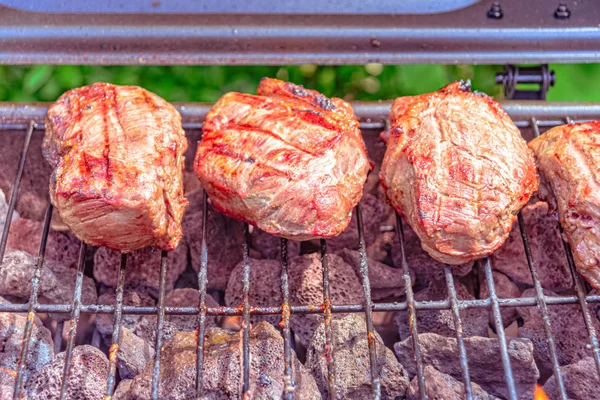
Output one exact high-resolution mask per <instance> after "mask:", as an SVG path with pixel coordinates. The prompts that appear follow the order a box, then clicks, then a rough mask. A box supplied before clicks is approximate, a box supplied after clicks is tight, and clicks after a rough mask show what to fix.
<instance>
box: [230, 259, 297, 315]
mask: <svg viewBox="0 0 600 400" xmlns="http://www.w3.org/2000/svg"><path fill="white" fill-rule="evenodd" d="M288 274H289V267H288ZM243 277H244V263H243V262H241V263H239V264H238V265H237V266H236V267H235V268H234V269H233V271H231V275H230V276H229V282H228V283H227V289H225V304H226V305H227V306H229V307H238V306H240V305H241V304H242V300H243V299H242V293H243V282H242V280H243ZM282 301H283V298H282V295H281V262H280V261H276V260H256V259H254V258H251V259H250V291H249V292H248V302H249V303H250V305H252V306H272V305H276V304H281V302H282ZM250 321H251V322H252V323H253V324H254V323H257V322H259V321H267V322H269V323H270V324H272V325H277V324H278V323H279V322H280V321H281V315H253V316H251V317H250Z"/></svg>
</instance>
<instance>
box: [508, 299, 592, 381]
mask: <svg viewBox="0 0 600 400" xmlns="http://www.w3.org/2000/svg"><path fill="white" fill-rule="evenodd" d="M544 294H545V295H546V296H556V294H555V293H553V292H551V291H549V290H544ZM522 297H535V289H527V290H525V291H524V292H523V295H522ZM588 309H589V311H590V313H591V315H592V316H593V315H594V310H593V306H592V305H589V306H588ZM517 312H518V314H519V315H520V316H521V318H523V326H521V327H519V337H522V338H527V339H529V340H531V342H532V343H533V346H534V352H533V354H534V356H535V360H536V361H537V363H538V365H539V366H540V369H541V370H542V371H545V372H550V371H551V370H552V362H551V361H550V354H549V352H548V344H547V339H546V334H545V331H544V325H543V322H542V314H541V312H540V310H539V309H538V308H537V307H518V308H517ZM548 314H549V316H550V324H551V325H552V332H553V333H554V343H555V345H556V355H557V357H558V363H559V364H560V365H568V364H573V363H576V362H578V361H579V360H581V359H584V358H586V357H591V356H592V355H593V354H592V351H591V349H589V348H588V343H589V338H588V332H587V329H586V326H585V323H584V321H583V314H582V313H581V309H580V308H579V304H561V305H552V306H551V307H548ZM592 323H593V324H594V328H595V330H596V332H599V331H600V321H598V319H597V318H592Z"/></svg>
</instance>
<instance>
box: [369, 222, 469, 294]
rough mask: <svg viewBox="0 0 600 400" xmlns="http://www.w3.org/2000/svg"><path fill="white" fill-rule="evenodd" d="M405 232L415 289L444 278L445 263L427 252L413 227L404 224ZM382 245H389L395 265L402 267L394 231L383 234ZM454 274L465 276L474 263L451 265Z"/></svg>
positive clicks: (406, 251)
mask: <svg viewBox="0 0 600 400" xmlns="http://www.w3.org/2000/svg"><path fill="white" fill-rule="evenodd" d="M403 232H404V250H405V254H406V263H407V264H408V268H410V269H411V270H412V271H414V273H415V279H414V282H413V287H414V290H415V291H419V290H422V289H424V288H426V287H427V286H429V283H430V282H431V281H439V280H442V281H443V280H444V264H442V263H439V262H437V261H436V260H434V259H433V258H431V257H430V256H429V254H427V252H426V251H425V250H423V248H422V247H421V240H420V239H419V237H418V236H417V234H416V233H415V232H414V231H413V230H412V228H411V227H410V226H409V225H408V224H407V223H404V224H403ZM380 246H389V247H391V249H392V260H393V265H394V266H395V267H397V268H401V267H402V253H401V251H400V243H399V241H398V240H397V239H396V238H395V235H394V233H393V232H385V233H384V234H382V242H381V243H380ZM451 267H452V274H453V275H454V276H457V277H460V276H465V275H467V274H468V273H470V272H471V270H472V269H473V263H472V262H469V263H466V264H461V265H451Z"/></svg>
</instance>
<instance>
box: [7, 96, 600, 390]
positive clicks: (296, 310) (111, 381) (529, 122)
mask: <svg viewBox="0 0 600 400" xmlns="http://www.w3.org/2000/svg"><path fill="white" fill-rule="evenodd" d="M511 106H512V107H513V108H512V109H513V110H516V114H518V115H519V120H518V121H516V122H517V124H518V125H519V126H520V127H526V128H529V129H532V130H533V132H534V135H535V136H538V135H539V134H540V129H539V127H540V126H544V127H547V126H552V125H556V124H557V123H560V122H563V123H571V122H573V119H572V118H570V117H569V116H568V115H566V114H565V115H564V116H563V117H562V118H560V119H556V118H557V117H556V111H557V110H553V111H552V112H553V113H554V114H552V113H550V114H549V113H548V111H547V110H546V111H545V112H541V113H539V114H541V117H540V115H536V110H537V111H540V109H539V108H536V106H535V105H534V106H533V107H531V109H530V110H529V112H527V110H526V109H524V107H525V106H522V105H518V103H515V104H512V105H511V104H509V106H508V107H506V108H507V109H508V110H509V114H512V113H511V112H510V110H511ZM16 107H19V106H16ZM20 107H21V108H22V107H24V106H23V105H21V106H20ZM360 107H362V111H363V115H362V117H363V118H362V120H363V121H362V125H361V127H362V128H363V129H365V128H366V129H372V128H373V127H375V128H379V127H380V125H381V124H382V121H381V120H380V119H379V120H378V118H380V116H381V104H375V103H374V104H372V105H369V104H365V103H362V104H361V105H360ZM573 108H574V106H571V109H573ZM575 108H576V107H575ZM6 109H7V108H6V104H3V105H0V114H1V112H2V110H6ZM11 109H12V110H15V108H14V107H12V108H11ZM200 109H202V107H200ZM16 110H17V111H19V112H20V113H21V114H19V115H20V117H19V118H21V119H23V115H24V114H25V112H24V111H23V110H22V109H20V108H16ZM590 110H593V111H596V110H600V106H598V105H586V106H581V109H579V110H577V111H579V112H575V113H574V115H579V116H584V117H583V118H582V119H584V120H588V119H592V118H593V117H600V112H599V113H598V114H595V113H594V112H593V111H590ZM33 112H34V113H35V112H36V109H33ZM369 113H371V114H370V115H371V117H368V118H367V117H365V115H369ZM511 116H513V117H514V115H511ZM31 117H32V119H30V122H29V123H28V124H27V125H26V126H27V130H26V133H25V140H24V145H23V150H22V152H21V159H20V161H19V164H18V167H17V174H16V177H15V180H14V185H13V190H12V193H11V196H10V202H9V209H8V212H7V216H8V217H9V218H7V221H8V223H7V224H6V225H5V228H4V231H3V234H2V240H1V241H0V261H1V260H2V258H3V256H4V251H5V248H6V242H7V238H8V234H9V230H10V225H11V224H10V220H11V219H10V217H11V216H12V213H13V212H14V208H15V205H16V200H17V196H18V189H19V186H20V183H21V180H22V178H23V174H24V170H25V168H24V166H25V160H26V157H27V154H28V151H29V147H30V141H31V136H32V134H33V132H34V129H35V128H36V122H35V118H36V116H35V115H34V116H31ZM1 118H2V116H1V115H0V119H1ZM3 122H5V125H0V129H2V128H4V129H14V128H15V122H14V121H8V122H7V121H6V119H4V120H3ZM16 123H17V124H21V125H20V126H21V127H22V120H21V121H18V122H16ZM188 127H189V126H188ZM192 127H196V128H197V127H198V124H197V121H195V122H194V123H193V126H192ZM207 207H208V201H207V196H206V194H204V196H203V216H204V218H203V224H202V228H201V229H202V243H201V259H200V264H201V265H200V268H199V271H198V285H199V289H198V290H199V295H200V302H199V305H198V307H167V306H165V304H164V296H165V279H166V271H167V268H168V253H167V252H164V251H163V252H162V253H161V263H160V266H157V267H160V282H159V285H160V289H159V301H158V304H157V306H153V307H135V306H125V305H123V290H124V282H125V273H126V265H127V256H126V255H123V256H122V257H121V264H120V269H119V277H118V284H117V289H116V293H117V294H116V300H115V304H114V305H97V304H94V305H89V304H81V286H82V280H83V268H84V264H85V262H84V261H85V255H86V251H87V246H86V245H85V244H83V243H82V244H81V246H80V250H79V260H78V267H77V278H76V279H77V280H76V285H75V293H74V298H73V301H72V303H71V304H53V305H50V304H39V303H38V299H37V297H38V292H39V287H40V276H41V267H42V265H43V261H44V255H45V248H46V242H47V237H48V233H49V229H50V222H51V218H52V210H53V207H52V205H48V208H47V211H46V215H45V220H44V228H43V232H42V240H41V244H40V248H39V254H38V260H37V263H36V267H35V272H34V277H33V281H32V293H31V297H30V300H29V302H28V303H27V304H0V312H11V313H22V312H27V316H28V318H27V324H26V328H25V332H24V337H23V346H22V348H21V352H20V357H19V361H18V364H17V378H16V382H15V388H14V394H13V395H14V398H19V396H20V395H21V394H22V392H23V383H24V382H23V380H24V364H25V359H26V356H27V354H28V351H29V344H30V341H31V335H32V331H33V321H34V320H35V314H36V313H38V312H44V313H48V312H52V313H66V314H71V324H70V330H69V332H68V340H67V346H66V350H65V351H66V359H65V366H64V371H63V381H62V386H61V398H64V397H65V394H66V382H67V378H68V376H69V372H70V366H71V357H72V351H73V348H74V346H75V335H76V330H77V327H78V322H79V317H80V315H81V313H96V314H113V315H114V317H115V318H114V331H113V337H112V342H113V343H112V345H111V347H110V351H109V361H110V362H109V374H108V385H107V390H106V396H107V398H110V397H111V396H112V394H113V391H114V387H115V382H116V361H117V357H116V356H117V353H118V351H119V348H118V345H119V336H120V335H119V333H120V322H121V316H122V315H123V314H136V315H157V316H158V324H157V331H156V347H155V349H156V350H155V360H156V361H157V362H155V363H154V370H153V381H152V397H153V398H158V389H159V388H158V385H159V379H158V377H159V374H160V368H161V367H160V351H161V345H162V339H163V335H162V329H163V320H164V317H165V315H194V316H196V317H197V320H198V330H199V335H198V345H197V361H196V363H197V364H196V365H197V382H196V390H197V394H198V396H201V395H202V394H203V392H202V385H201V384H199V383H200V382H201V381H202V376H203V374H202V372H203V371H202V366H203V361H204V358H203V350H204V343H203V342H204V333H205V329H206V318H207V316H222V315H227V316H241V317H242V321H243V322H242V329H243V361H242V363H243V391H244V393H246V391H247V389H248V386H249V354H250V349H249V321H250V316H251V315H276V314H277V315H281V317H282V322H281V328H282V332H283V339H284V382H285V388H284V393H283V395H284V398H286V399H291V398H294V382H293V365H292V361H291V354H292V353H291V352H292V341H293V340H292V337H293V336H292V332H291V330H290V327H289V318H290V315H291V314H307V313H312V314H317V313H322V314H323V316H324V319H325V321H326V322H327V323H326V336H327V339H326V343H327V346H328V351H330V350H332V349H333V347H331V339H332V325H331V316H332V314H335V313H348V312H351V313H364V315H365V317H366V321H367V332H366V333H367V335H369V338H370V337H371V335H372V334H373V331H374V329H373V324H372V313H373V312H378V311H402V312H407V313H408V314H409V322H410V331H411V337H412V340H413V348H414V350H415V358H416V365H417V380H418V386H419V391H420V398H421V399H425V398H426V396H425V388H426V382H425V381H424V378H423V363H422V359H421V353H420V349H419V342H418V326H417V320H416V315H417V313H418V311H419V310H451V311H452V313H453V315H454V322H455V328H456V339H457V344H458V349H459V354H457V358H458V359H459V361H460V365H461V370H462V375H463V381H464V383H465V398H467V399H472V397H473V395H472V389H471V383H470V378H469V369H468V368H469V367H468V360H467V352H466V348H465V345H464V341H463V338H462V333H461V332H462V329H461V327H462V325H463V321H462V319H461V317H460V313H459V311H460V310H465V309H470V308H488V309H489V310H490V311H491V313H492V315H493V317H494V322H495V325H496V332H497V333H498V339H499V342H500V352H501V356H502V362H503V366H504V371H505V379H506V383H507V388H508V391H509V398H510V399H516V398H517V396H516V389H515V382H514V378H513V376H512V370H511V368H510V360H509V358H508V352H507V340H506V337H505V335H504V330H503V329H502V327H503V326H502V320H501V316H500V309H501V307H516V306H526V307H534V306H537V307H538V308H539V309H540V312H541V314H542V319H543V322H544V331H545V335H546V339H547V343H548V347H549V353H550V359H551V361H552V366H553V372H554V376H555V378H556V382H557V389H558V392H559V396H560V398H561V399H566V398H567V397H566V392H565V388H564V382H563V379H562V375H561V372H560V366H559V363H558V358H557V355H556V346H555V343H554V342H555V338H554V334H553V331H552V325H551V322H550V318H549V313H548V308H549V307H551V306H554V305H558V304H579V308H580V310H581V315H582V318H583V319H584V322H585V325H586V329H587V333H588V338H589V346H590V348H591V349H592V351H593V356H594V360H595V363H596V367H597V370H598V374H599V376H600V347H599V344H598V336H597V332H595V329H594V326H593V324H592V315H590V312H589V310H588V304H589V303H594V304H595V303H600V295H588V294H587V290H586V286H585V283H584V282H583V281H582V279H581V278H580V277H579V275H578V274H577V273H576V271H575V267H574V262H573V256H572V253H571V250H570V247H569V245H568V244H567V243H564V242H563V244H564V250H565V254H566V257H567V261H568V265H569V269H570V272H571V274H572V277H573V282H574V289H575V291H576V295H571V296H556V297H548V296H545V295H544V294H543V291H542V287H541V284H540V280H539V277H538V272H537V269H536V266H535V260H534V259H533V256H532V252H531V247H530V244H529V240H528V236H527V232H526V228H525V225H524V221H523V217H522V215H521V213H519V215H518V219H517V222H518V225H519V228H520V233H521V238H522V242H523V246H524V250H525V255H526V258H527V262H528V266H529V269H530V273H531V276H532V279H533V282H534V287H535V290H536V295H535V297H528V298H502V299H501V298H498V296H497V294H496V290H495V284H494V280H493V276H492V267H491V263H490V261H489V259H483V260H480V261H479V263H478V264H479V266H478V268H480V269H483V272H484V274H485V276H486V281H487V285H488V289H489V293H490V296H489V298H487V299H477V300H460V299H458V298H457V296H456V290H455V287H454V278H453V276H452V272H451V268H450V267H449V266H446V267H445V270H444V276H445V280H446V285H447V288H448V293H449V296H448V298H447V299H446V300H441V301H421V302H419V301H415V300H414V294H413V291H412V285H411V278H410V274H409V269H408V264H407V262H406V257H407V255H406V254H405V247H404V233H403V222H402V220H401V218H400V217H399V216H398V215H396V232H397V235H396V237H397V238H398V249H399V250H400V252H401V259H402V265H401V266H399V267H401V268H402V269H403V273H404V282H405V287H406V301H404V302H400V303H373V302H372V300H371V297H370V288H369V284H368V283H369V277H368V263H367V258H366V250H365V242H364V227H363V221H362V214H361V208H360V205H359V206H357V208H356V214H357V222H358V231H359V253H360V257H361V268H360V278H361V282H362V284H363V294H364V300H363V304H354V305H335V304H331V302H330V301H329V297H328V288H329V279H328V273H327V266H328V265H327V255H328V252H327V244H326V241H325V240H322V241H321V248H320V251H321V260H322V264H323V293H324V299H325V301H324V304H322V305H319V304H317V305H301V306H290V305H289V281H288V268H287V266H288V264H287V244H288V243H287V240H286V239H282V240H281V265H282V272H281V291H282V304H281V305H280V306H268V307H253V306H252V305H251V304H250V303H249V298H248V297H249V296H248V294H249V288H250V286H249V285H250V281H249V278H250V261H249V238H248V232H249V227H248V225H245V236H246V237H245V239H246V240H245V241H244V245H243V248H242V249H241V250H242V252H243V256H244V262H245V268H244V282H243V284H244V285H243V288H244V289H243V304H242V305H241V307H237V308H234V307H225V306H210V307H209V306H207V305H206V276H207V265H208V251H207V240H210V238H207V235H206V232H207V229H206V225H205V223H204V221H206V220H207V218H206V216H207ZM558 229H560V227H558ZM476 268H477V267H476ZM57 329H58V330H59V331H60V332H61V333H62V330H63V329H62V326H60V327H58V328H57ZM61 340H62V337H61ZM95 341H97V340H95ZM368 343H369V356H370V365H371V367H373V366H374V365H376V349H375V342H374V341H373V340H369V342H368ZM59 346H60V344H59ZM59 348H60V347H59ZM328 354H329V353H328ZM330 357H331V358H330V359H329V358H328V360H330V361H331V363H328V382H329V393H330V397H332V398H335V396H334V393H335V391H336V384H335V355H334V354H333V353H330ZM371 381H372V384H373V398H374V399H378V398H380V383H379V377H378V376H377V371H376V369H375V368H371Z"/></svg>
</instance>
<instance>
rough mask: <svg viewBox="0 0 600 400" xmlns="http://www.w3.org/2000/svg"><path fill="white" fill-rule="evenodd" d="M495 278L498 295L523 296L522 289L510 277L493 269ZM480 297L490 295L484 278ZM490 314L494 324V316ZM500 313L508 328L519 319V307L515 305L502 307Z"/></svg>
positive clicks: (491, 321) (503, 297)
mask: <svg viewBox="0 0 600 400" xmlns="http://www.w3.org/2000/svg"><path fill="white" fill-rule="evenodd" d="M492 276H493V278H494V287H495V288H496V295H497V296H498V297H499V298H501V299H508V298H513V299H518V298H519V297H521V290H520V289H519V288H518V287H517V285H515V284H514V283H513V281H511V280H510V278H509V277H507V276H506V275H504V274H503V273H502V272H500V271H492ZM479 297H480V298H482V299H487V298H488V297H490V291H489V290H488V287H487V280H486V279H485V278H483V280H482V281H481V285H480V287H479ZM488 314H489V319H490V324H491V325H492V326H493V325H494V316H493V314H492V313H491V312H489V313H488ZM500 314H501V315H502V324H503V325H504V327H505V328H506V327H507V326H509V325H510V324H512V323H513V322H514V321H515V320H516V319H517V309H516V308H515V307H501V308H500Z"/></svg>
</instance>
